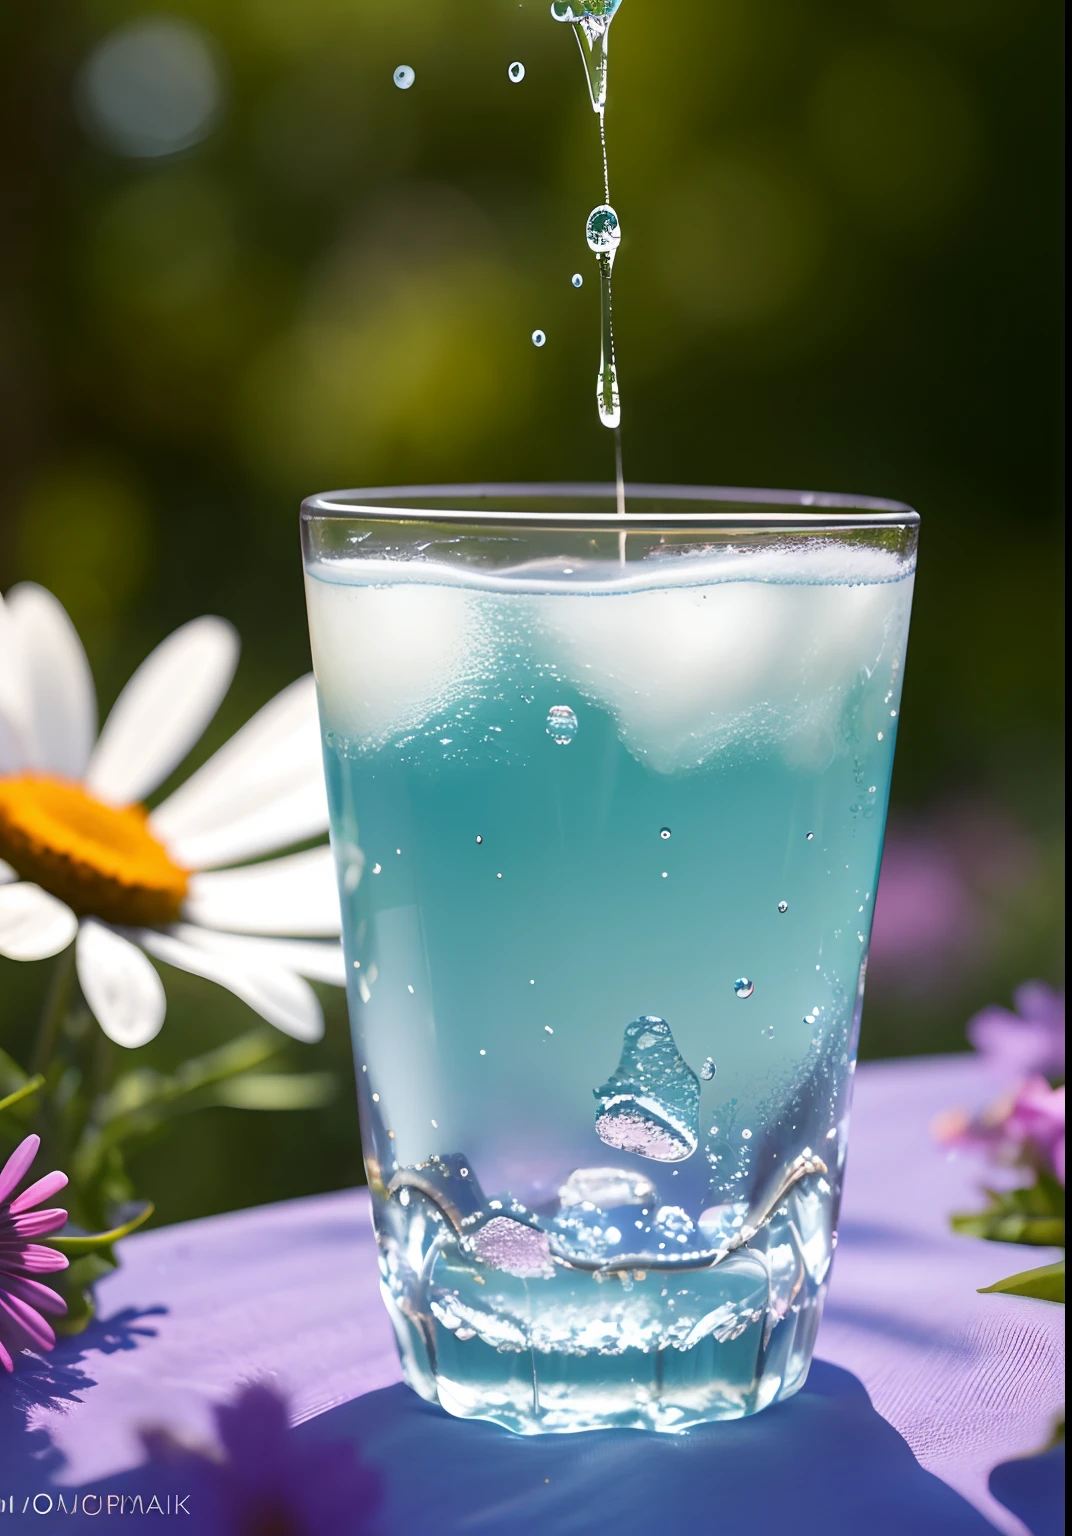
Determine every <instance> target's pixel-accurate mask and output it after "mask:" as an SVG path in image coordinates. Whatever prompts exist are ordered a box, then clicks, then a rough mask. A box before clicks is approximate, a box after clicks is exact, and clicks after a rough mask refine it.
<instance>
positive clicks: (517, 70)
mask: <svg viewBox="0 0 1072 1536" xmlns="http://www.w3.org/2000/svg"><path fill="white" fill-rule="evenodd" d="M506 73H507V74H508V75H509V76H510V79H511V80H512V81H513V82H514V84H515V85H516V84H517V83H518V81H519V80H524V78H525V66H524V64H522V62H521V60H520V59H515V60H514V62H513V63H512V64H511V65H510V68H509V69H508V70H507V71H506Z"/></svg>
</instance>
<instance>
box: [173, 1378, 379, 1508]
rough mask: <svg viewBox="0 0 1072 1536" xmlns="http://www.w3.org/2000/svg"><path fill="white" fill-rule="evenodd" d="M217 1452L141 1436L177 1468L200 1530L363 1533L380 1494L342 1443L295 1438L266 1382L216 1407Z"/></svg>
mask: <svg viewBox="0 0 1072 1536" xmlns="http://www.w3.org/2000/svg"><path fill="white" fill-rule="evenodd" d="M215 1418H216V1428H217V1431H218V1434H219V1440H220V1446H221V1450H222V1452H223V1455H222V1456H213V1455H209V1454H204V1453H201V1452H197V1451H191V1450H188V1449H186V1448H184V1447H182V1446H180V1445H178V1444H177V1443H176V1442H175V1441H174V1440H173V1439H171V1437H170V1436H169V1435H168V1434H167V1433H166V1432H159V1431H156V1432H149V1433H147V1434H145V1435H144V1436H143V1439H144V1441H145V1445H146V1448H147V1450H148V1451H149V1454H150V1457H151V1459H153V1460H154V1461H158V1462H166V1463H168V1464H169V1465H170V1467H171V1468H172V1470H174V1471H178V1470H181V1472H182V1473H183V1474H184V1476H185V1477H186V1478H187V1479H188V1482H189V1487H190V1510H191V1513H193V1514H196V1517H197V1530H198V1536H338V1533H339V1532H341V1531H345V1532H346V1533H347V1536H362V1533H364V1532H371V1530H372V1524H371V1522H372V1517H373V1516H374V1515H375V1513H376V1510H377V1509H378V1507H379V1504H380V1500H381V1497H382V1494H381V1488H380V1478H379V1474H378V1473H377V1472H376V1471H375V1470H374V1469H373V1468H371V1467H367V1466H364V1465H362V1463H361V1462H360V1461H359V1459H358V1456H357V1452H356V1451H355V1449H354V1447H353V1446H351V1445H349V1444H347V1443H346V1442H345V1441H341V1440H340V1441H324V1440H320V1441H317V1440H312V1439H310V1440H306V1439H305V1438H298V1437H297V1436H295V1435H294V1434H293V1433H292V1432H291V1430H290V1428H289V1423H288V1419H287V1408H286V1403H285V1402H284V1400H283V1399H282V1397H280V1396H279V1394H278V1393H277V1392H276V1391H275V1390H274V1388H272V1387H271V1386H269V1385H267V1383H264V1382H256V1383H253V1384H252V1385H250V1386H247V1387H244V1388H243V1389H242V1391H241V1392H240V1393H239V1395H238V1397H237V1398H236V1400H235V1401H234V1402H233V1403H230V1404H221V1405H220V1406H218V1407H217V1408H216V1409H215Z"/></svg>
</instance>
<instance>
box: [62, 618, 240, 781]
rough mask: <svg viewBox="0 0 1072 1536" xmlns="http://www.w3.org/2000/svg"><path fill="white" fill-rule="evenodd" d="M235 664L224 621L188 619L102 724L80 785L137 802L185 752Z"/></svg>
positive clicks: (232, 637)
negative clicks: (83, 784)
mask: <svg viewBox="0 0 1072 1536" xmlns="http://www.w3.org/2000/svg"><path fill="white" fill-rule="evenodd" d="M237 662H238V636H237V635H236V634H235V631H234V629H233V627H232V626H231V625H230V624H228V623H227V622H226V620H224V619H216V618H212V617H205V618H201V619H191V620H190V622H189V624H184V625H183V626H182V627H181V629H177V630H176V631H175V632H174V634H172V635H169V636H168V637H167V639H166V640H162V641H161V642H160V644H159V645H158V646H157V647H156V650H155V651H152V652H151V653H150V654H149V655H148V656H147V657H146V658H145V660H144V661H143V662H142V664H141V666H140V667H139V668H138V670H137V671H136V672H135V673H134V676H133V677H132V678H131V679H130V681H129V683H127V685H126V687H125V688H124V689H123V691H122V693H121V694H120V695H119V697H118V699H117V700H116V701H115V704H114V705H113V707H112V712H111V714H110V715H109V716H108V718H107V720H106V721H105V722H104V729H103V731H101V735H100V740H99V741H98V742H97V745H96V747H95V748H94V750H93V755H92V756H91V758H90V760H89V772H88V773H87V774H86V784H87V786H88V788H89V789H91V790H92V791H93V792H94V794H96V795H99V796H100V797H101V799H102V800H108V801H110V802H111V803H112V804H114V805H128V804H129V803H130V802H131V801H133V800H141V799H144V797H145V796H146V795H147V794H149V793H150V791H151V790H153V789H155V788H156V786H157V785H158V784H159V783H160V781H161V780H162V779H166V778H167V776H168V774H169V773H170V772H171V770H172V769H173V768H174V767H175V766H176V764H177V763H181V762H182V759H183V758H184V757H185V756H186V754H187V752H189V750H190V748H191V747H192V746H193V744H194V742H195V741H197V739H198V737H199V736H200V735H201V733H202V731H203V730H204V729H205V726H206V725H207V724H208V722H209V721H210V720H211V719H212V717H213V715H214V714H215V713H216V711H217V709H218V708H219V706H220V701H221V700H222V698H223V696H224V694H225V693H226V692H227V689H228V688H229V687H230V685H231V678H232V677H233V676H234V669H235V666H236V664H237Z"/></svg>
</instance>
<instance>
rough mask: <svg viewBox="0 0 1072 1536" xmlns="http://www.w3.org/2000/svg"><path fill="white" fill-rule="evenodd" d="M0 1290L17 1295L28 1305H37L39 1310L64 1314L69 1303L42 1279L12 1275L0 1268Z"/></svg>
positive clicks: (10, 1294)
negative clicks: (43, 1282)
mask: <svg viewBox="0 0 1072 1536" xmlns="http://www.w3.org/2000/svg"><path fill="white" fill-rule="evenodd" d="M0 1291H6V1292H7V1294H8V1295H9V1296H17V1297H18V1298H19V1300H20V1301H25V1302H26V1303H27V1305H28V1306H31V1307H36V1308H37V1310H38V1311H39V1312H56V1313H59V1314H60V1315H62V1314H63V1313H64V1312H66V1310H67V1303H66V1302H65V1301H64V1299H63V1297H62V1296H60V1295H58V1294H57V1292H55V1291H53V1290H50V1288H49V1287H48V1286H47V1285H42V1284H41V1282H40V1280H31V1279H29V1277H28V1276H26V1275H12V1274H8V1273H6V1272H5V1271H4V1270H2V1269H0Z"/></svg>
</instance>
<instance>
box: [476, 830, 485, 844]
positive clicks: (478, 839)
mask: <svg viewBox="0 0 1072 1536" xmlns="http://www.w3.org/2000/svg"><path fill="white" fill-rule="evenodd" d="M476 840H477V842H478V843H482V842H483V841H484V839H483V838H482V837H481V835H480V833H479V832H478V833H477V835H476Z"/></svg>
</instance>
